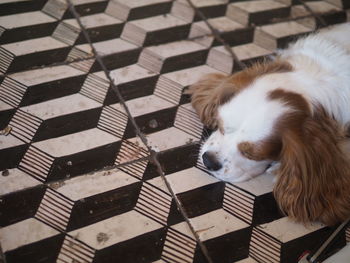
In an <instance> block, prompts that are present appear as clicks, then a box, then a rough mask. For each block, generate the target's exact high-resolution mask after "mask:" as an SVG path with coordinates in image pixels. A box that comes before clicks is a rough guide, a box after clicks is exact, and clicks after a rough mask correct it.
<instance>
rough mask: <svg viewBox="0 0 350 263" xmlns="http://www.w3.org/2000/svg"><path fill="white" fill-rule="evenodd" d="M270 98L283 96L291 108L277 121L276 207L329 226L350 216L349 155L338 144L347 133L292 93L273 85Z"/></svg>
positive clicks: (295, 217) (292, 214)
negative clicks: (280, 146)
mask: <svg viewBox="0 0 350 263" xmlns="http://www.w3.org/2000/svg"><path fill="white" fill-rule="evenodd" d="M270 98H271V99H278V100H282V101H284V102H285V103H286V104H287V105H289V106H291V107H293V108H294V109H295V111H292V112H291V113H288V114H285V115H284V116H283V117H281V118H280V120H279V121H278V122H277V124H276V127H275V133H276V134H280V136H281V141H282V150H281V154H280V163H281V166H280V169H279V171H278V177H277V182H276V184H275V187H274V195H275V198H276V201H277V203H278V204H279V206H280V208H281V209H282V210H283V211H284V212H285V213H286V214H287V215H288V216H289V217H291V218H292V219H294V220H296V221H300V222H304V223H306V222H309V221H321V222H323V223H325V224H327V225H333V224H335V223H338V222H341V221H343V220H345V219H347V218H348V217H349V216H350V195H349V193H348V191H349V190H348V189H350V162H349V161H350V158H349V155H348V153H347V152H344V150H343V149H342V145H343V143H344V140H345V135H346V132H345V130H344V129H343V128H342V127H340V126H339V125H338V123H337V122H336V121H335V120H334V119H333V118H331V117H330V116H329V114H328V113H327V112H326V111H325V110H324V108H322V107H321V106H318V107H316V108H315V110H314V112H313V113H311V111H310V109H309V106H308V104H307V102H306V101H305V99H304V98H303V97H302V96H301V95H298V94H296V93H291V92H286V91H283V90H276V91H274V92H272V93H271V94H270Z"/></svg>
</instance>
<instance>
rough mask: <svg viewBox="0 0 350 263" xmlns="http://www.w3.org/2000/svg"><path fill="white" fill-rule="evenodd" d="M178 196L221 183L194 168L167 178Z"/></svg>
mask: <svg viewBox="0 0 350 263" xmlns="http://www.w3.org/2000/svg"><path fill="white" fill-rule="evenodd" d="M166 178H167V180H168V181H169V183H170V185H171V188H172V189H173V191H174V192H175V193H176V194H179V193H182V192H186V191H189V190H192V189H195V188H199V187H202V186H205V185H208V184H213V183H216V182H219V180H218V179H216V178H215V177H213V176H210V175H209V174H207V173H205V172H203V171H202V170H199V169H197V168H196V167H192V168H189V169H185V170H182V171H179V172H176V173H172V174H169V175H167V176H166Z"/></svg>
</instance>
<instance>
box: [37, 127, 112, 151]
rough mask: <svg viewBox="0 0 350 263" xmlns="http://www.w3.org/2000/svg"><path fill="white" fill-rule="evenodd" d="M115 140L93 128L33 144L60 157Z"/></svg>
mask: <svg viewBox="0 0 350 263" xmlns="http://www.w3.org/2000/svg"><path fill="white" fill-rule="evenodd" d="M117 141H119V139H118V138H117V137H115V136H112V135H110V134H109V133H106V132H104V131H101V130H99V129H96V128H95V129H90V130H85V131H82V132H77V133H73V134H69V135H65V136H62V137H57V138H53V139H49V140H45V141H40V142H36V143H34V144H33V145H34V146H35V147H38V148H39V149H40V150H42V151H44V152H46V153H48V154H50V155H51V156H54V157H61V156H66V155H70V154H75V153H78V152H82V151H85V150H89V149H93V148H96V147H99V146H103V145H107V144H110V143H113V142H117Z"/></svg>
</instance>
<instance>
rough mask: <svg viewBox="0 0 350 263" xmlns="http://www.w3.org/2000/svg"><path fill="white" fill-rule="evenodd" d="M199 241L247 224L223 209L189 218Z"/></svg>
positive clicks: (238, 228)
mask: <svg viewBox="0 0 350 263" xmlns="http://www.w3.org/2000/svg"><path fill="white" fill-rule="evenodd" d="M190 222H191V224H192V226H193V227H194V229H195V231H196V232H197V234H198V236H199V238H200V240H201V241H206V240H209V239H212V238H215V237H218V236H222V235H225V234H227V233H230V232H234V231H237V230H240V229H243V228H246V227H249V225H248V224H246V223H244V222H243V221H241V220H240V219H238V218H236V217H234V216H232V215H231V214H229V213H227V212H226V211H224V210H223V209H218V210H215V211H212V212H210V213H207V214H204V215H201V216H198V217H194V218H191V219H190Z"/></svg>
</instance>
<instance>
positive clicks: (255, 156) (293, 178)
mask: <svg viewBox="0 0 350 263" xmlns="http://www.w3.org/2000/svg"><path fill="white" fill-rule="evenodd" d="M188 93H189V94H191V99H192V105H193V107H194V108H195V110H196V111H197V113H198V115H199V117H200V119H201V121H202V122H203V123H204V124H205V125H207V126H209V127H212V128H217V130H216V131H214V132H213V133H212V134H211V136H210V137H209V138H208V140H207V141H206V142H205V143H204V145H203V147H202V149H201V153H200V154H201V157H202V161H203V163H204V165H205V166H206V167H207V168H208V169H209V170H210V171H211V173H212V174H213V175H214V176H216V177H217V178H219V179H221V180H224V181H228V182H239V181H245V180H249V179H251V178H253V177H255V176H258V175H260V174H262V173H264V172H265V171H266V169H267V168H268V167H270V166H271V165H273V168H274V169H275V173H276V175H277V176H276V183H275V186H274V195H275V198H276V200H277V203H278V204H279V206H280V208H281V209H282V210H283V211H284V212H285V213H287V214H288V216H290V217H291V218H292V219H295V220H296V221H301V222H304V223H305V222H309V221H321V222H323V223H325V224H328V225H331V224H335V223H337V222H340V221H342V220H345V219H347V218H348V217H349V216H350V149H349V145H347V144H348V141H347V140H346V130H347V128H348V125H349V124H350V23H346V24H341V25H338V26H335V27H333V28H331V29H325V30H321V31H319V32H317V33H314V34H311V35H309V36H307V37H304V38H302V39H299V40H298V41H297V42H295V43H294V44H291V45H290V46H289V48H287V49H285V50H282V51H279V55H278V56H277V57H276V59H275V60H274V61H271V62H265V63H258V64H255V65H253V66H252V67H250V68H247V69H245V70H243V71H241V72H238V73H236V74H233V75H231V76H225V75H222V74H210V75H206V76H204V77H203V78H202V79H200V80H199V81H198V82H197V83H196V84H194V85H192V86H191V87H190V88H189V90H188Z"/></svg>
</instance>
